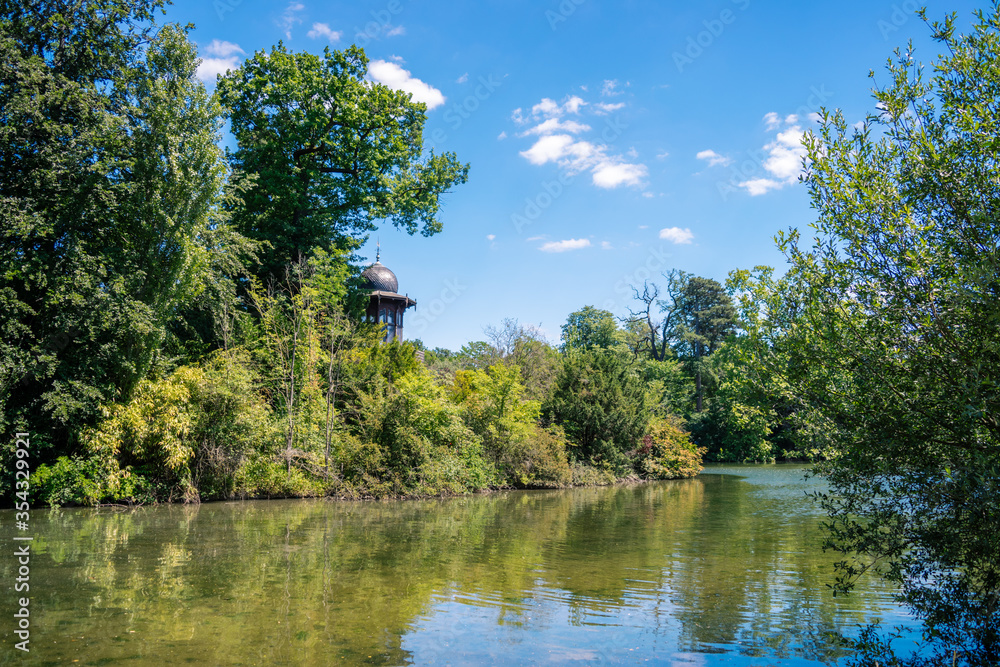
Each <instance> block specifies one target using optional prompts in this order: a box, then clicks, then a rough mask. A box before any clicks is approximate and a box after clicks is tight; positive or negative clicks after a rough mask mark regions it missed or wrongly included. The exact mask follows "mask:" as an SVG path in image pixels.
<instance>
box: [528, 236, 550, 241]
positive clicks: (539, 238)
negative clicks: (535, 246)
mask: <svg viewBox="0 0 1000 667" xmlns="http://www.w3.org/2000/svg"><path fill="white" fill-rule="evenodd" d="M544 238H545V237H544V236H529V237H528V238H526V239H524V240H525V241H541V240H542V239H544Z"/></svg>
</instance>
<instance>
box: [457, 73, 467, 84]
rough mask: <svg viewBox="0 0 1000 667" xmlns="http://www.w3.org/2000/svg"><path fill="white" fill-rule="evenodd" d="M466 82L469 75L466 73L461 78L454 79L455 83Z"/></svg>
mask: <svg viewBox="0 0 1000 667" xmlns="http://www.w3.org/2000/svg"><path fill="white" fill-rule="evenodd" d="M468 80H469V73H468V72H466V73H465V74H463V75H462V76H460V77H458V78H457V79H455V83H465V82H466V81H468Z"/></svg>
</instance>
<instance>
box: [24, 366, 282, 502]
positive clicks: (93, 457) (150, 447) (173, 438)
mask: <svg viewBox="0 0 1000 667" xmlns="http://www.w3.org/2000/svg"><path fill="white" fill-rule="evenodd" d="M243 361H244V360H242V359H238V358H237V359H234V358H231V357H219V358H216V359H214V360H212V361H210V362H208V363H207V364H205V365H204V366H202V367H194V366H182V367H180V368H178V369H177V370H176V371H174V372H173V373H172V374H170V375H169V376H167V377H165V378H162V379H159V380H149V379H144V380H142V381H141V382H140V383H139V385H138V386H137V387H136V390H135V392H134V393H133V396H132V398H131V400H129V401H128V403H125V404H113V405H112V406H110V407H108V408H105V409H104V411H103V419H102V420H101V421H100V422H99V423H98V424H97V425H96V426H95V427H94V428H91V429H88V430H86V431H84V432H83V434H82V435H81V440H82V442H83V445H84V447H85V451H86V458H85V459H70V458H66V457H62V458H60V459H59V460H58V461H57V462H56V464H54V465H53V466H51V467H49V466H40V467H39V470H38V472H37V473H36V482H37V485H38V486H39V488H40V492H41V496H42V498H43V499H44V500H46V501H47V502H50V503H52V504H61V503H66V502H76V503H82V504H98V503H101V502H108V501H130V502H131V501H147V500H157V499H159V500H173V499H183V500H186V501H192V500H199V499H200V498H202V497H205V498H229V497H232V496H234V495H236V494H247V493H253V488H252V486H253V482H252V480H253V477H252V475H251V476H248V475H247V473H246V471H242V470H241V469H242V467H243V466H244V465H245V463H246V462H247V461H248V460H249V457H250V456H251V455H254V456H260V455H262V454H264V453H266V452H269V451H270V450H271V449H273V444H272V443H274V442H275V441H276V440H277V437H278V432H277V431H276V428H275V423H274V420H273V417H272V415H271V411H270V408H268V406H267V404H266V403H265V402H264V401H263V399H261V398H260V396H258V394H257V392H256V391H255V389H254V385H253V381H252V380H253V378H252V375H251V373H250V371H249V370H248V369H247V366H246V365H245V364H244V363H242V362H243ZM241 483H242V484H246V483H250V484H251V488H247V487H246V486H241Z"/></svg>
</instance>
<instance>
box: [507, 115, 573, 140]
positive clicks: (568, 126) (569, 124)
mask: <svg viewBox="0 0 1000 667" xmlns="http://www.w3.org/2000/svg"><path fill="white" fill-rule="evenodd" d="M588 130H590V126H589V125H584V124H583V123H577V122H576V121H574V120H566V121H562V120H559V119H558V118H549V119H548V120H545V121H542V122H541V123H539V124H538V125H536V126H534V127H533V128H531V129H530V130H525V131H524V132H522V133H521V134H519V135H518V136H521V137H527V136H529V135H532V134H538V135H542V134H551V133H553V132H569V133H570V134H579V133H580V132H587V131H588Z"/></svg>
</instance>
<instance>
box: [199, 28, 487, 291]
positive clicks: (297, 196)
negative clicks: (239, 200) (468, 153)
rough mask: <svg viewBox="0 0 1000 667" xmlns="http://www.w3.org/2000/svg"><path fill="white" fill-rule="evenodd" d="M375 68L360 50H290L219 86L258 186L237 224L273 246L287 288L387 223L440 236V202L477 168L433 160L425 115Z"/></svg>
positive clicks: (267, 259)
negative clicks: (310, 261)
mask: <svg viewBox="0 0 1000 667" xmlns="http://www.w3.org/2000/svg"><path fill="white" fill-rule="evenodd" d="M367 71H368V58H367V57H366V56H365V54H364V51H363V50H361V49H360V48H357V47H351V48H349V49H347V50H345V51H330V50H329V49H327V50H326V51H325V52H324V55H323V56H316V55H313V54H310V53H290V52H289V51H288V50H287V49H286V48H285V47H284V46H283V45H282V44H280V43H279V44H278V45H277V46H275V47H274V48H272V49H271V52H270V53H266V52H264V51H258V52H257V53H255V54H254V55H253V56H252V57H251V58H248V59H247V60H246V61H245V62H244V63H243V65H242V66H241V67H240V68H239V69H237V70H233V71H230V72H229V73H228V74H226V75H225V76H222V77H220V79H219V83H218V95H219V99H220V100H221V101H222V104H223V106H224V107H225V109H226V110H227V112H228V114H229V119H230V121H231V123H232V133H233V135H234V137H235V138H236V142H237V148H236V150H235V151H233V152H232V153H231V154H230V156H229V157H230V162H231V165H232V167H233V169H234V170H236V171H238V172H242V173H244V174H247V175H252V176H254V177H255V178H254V180H253V183H252V184H251V185H250V186H249V188H248V191H247V192H246V193H245V195H244V196H243V204H242V205H241V206H238V207H236V208H235V209H234V210H233V220H234V224H235V225H236V227H237V229H239V230H240V231H241V232H242V233H244V234H245V235H246V236H248V237H250V238H252V239H254V240H259V241H264V242H266V243H267V247H266V249H265V250H264V251H263V252H262V256H261V266H260V270H259V272H258V275H259V276H260V277H262V278H266V277H273V278H275V279H277V280H279V281H280V280H281V279H282V278H283V276H284V271H285V268H284V267H285V266H286V265H288V264H290V263H292V262H295V261H298V259H299V258H300V257H305V256H308V254H309V253H310V252H311V251H312V250H313V249H314V248H317V247H318V248H322V249H323V250H325V251H327V252H328V253H334V252H335V251H338V250H341V251H348V252H350V251H353V250H355V249H356V248H358V247H359V246H360V244H361V243H362V242H363V240H364V238H365V235H366V234H367V232H369V231H370V230H372V229H374V228H375V221H376V220H379V219H384V220H389V221H391V222H392V223H393V224H394V225H395V226H397V227H400V228H402V229H404V230H406V231H407V232H409V233H410V234H413V233H415V232H417V231H420V232H421V233H422V234H423V235H425V236H429V235H431V234H435V233H437V232H438V231H440V230H441V222H440V221H439V220H438V219H437V214H438V211H439V208H440V198H441V195H442V194H443V193H445V192H447V191H448V189H449V188H451V187H452V186H454V185H456V184H459V183H464V182H465V181H466V178H467V175H468V165H463V164H461V163H459V162H458V160H457V159H456V157H455V155H454V154H453V153H444V154H442V155H435V154H434V152H433V151H431V152H430V154H429V155H427V156H424V155H423V127H424V122H425V121H426V114H425V111H426V106H425V105H424V104H423V103H418V102H413V101H411V99H410V95H409V93H404V92H400V91H395V90H392V89H390V88H388V87H387V86H384V85H382V84H374V83H372V82H370V81H367V80H366V79H365V77H366V75H367Z"/></svg>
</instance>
